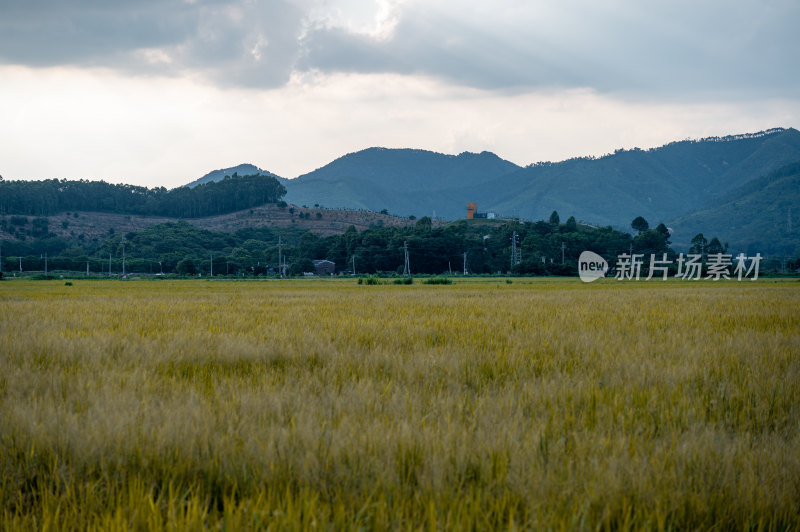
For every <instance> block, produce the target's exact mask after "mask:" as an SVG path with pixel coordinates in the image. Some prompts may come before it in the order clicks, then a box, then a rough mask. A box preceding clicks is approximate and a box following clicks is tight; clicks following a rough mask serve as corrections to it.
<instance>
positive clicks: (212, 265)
mask: <svg viewBox="0 0 800 532" xmlns="http://www.w3.org/2000/svg"><path fill="white" fill-rule="evenodd" d="M209 277H214V254H213V253H212V254H211V275H209Z"/></svg>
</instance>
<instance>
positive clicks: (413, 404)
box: [0, 279, 800, 530]
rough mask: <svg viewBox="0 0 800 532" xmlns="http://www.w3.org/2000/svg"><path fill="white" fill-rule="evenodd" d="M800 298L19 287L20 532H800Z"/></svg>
mask: <svg viewBox="0 0 800 532" xmlns="http://www.w3.org/2000/svg"><path fill="white" fill-rule="evenodd" d="M798 528H800V282H797V281H796V280H787V281H779V282H775V281H772V280H768V279H764V280H759V281H758V282H736V281H721V282H717V283H714V282H711V281H708V282H703V281H701V282H694V283H693V282H685V281H684V282H677V281H675V282H673V281H668V282H660V281H650V282H639V283H636V282H628V283H619V282H616V281H613V280H602V281H600V282H597V283H593V284H590V285H583V284H582V283H580V282H579V281H578V280H577V279H569V280H546V279H529V280H525V279H515V280H514V281H513V284H507V283H506V282H505V280H502V279H500V280H497V279H489V280H487V279H463V280H460V281H459V280H457V281H456V282H455V284H453V285H449V286H430V285H423V284H421V283H415V284H414V285H411V286H395V285H381V286H366V285H362V286H359V285H357V284H356V282H355V280H352V279H346V280H339V279H336V280H297V281H282V280H270V281H252V282H235V281H217V280H214V281H208V280H202V281H128V282H122V281H80V280H77V281H74V285H73V286H65V284H64V281H59V282H57V281H50V282H47V281H40V282H34V281H5V282H2V283H0V529H3V530H26V529H27V530H34V529H37V530H38V529H41V530H92V529H95V530H99V529H102V530H117V529H126V530H127V529H135V530H184V529H187V530H220V529H224V530H247V529H253V530H285V529H290V530H311V529H317V530H360V529H365V530H387V529H391V530H394V529H413V530H417V529H427V530H435V529H448V530H449V529H453V530H461V529H470V530H492V529H509V530H511V529H532V530H555V529H558V530H598V529H600V530H608V529H614V530H616V529H646V530H695V529H700V530H703V529H706V530H707V529H715V530H797V529H798Z"/></svg>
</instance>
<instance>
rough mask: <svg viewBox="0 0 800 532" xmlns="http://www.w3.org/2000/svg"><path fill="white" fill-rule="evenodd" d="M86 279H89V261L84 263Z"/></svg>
mask: <svg viewBox="0 0 800 532" xmlns="http://www.w3.org/2000/svg"><path fill="white" fill-rule="evenodd" d="M86 277H89V261H88V260H87V261H86Z"/></svg>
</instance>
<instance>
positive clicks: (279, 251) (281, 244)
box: [278, 237, 283, 277]
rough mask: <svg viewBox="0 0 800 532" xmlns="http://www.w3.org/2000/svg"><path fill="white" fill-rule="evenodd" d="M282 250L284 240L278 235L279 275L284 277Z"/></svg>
mask: <svg viewBox="0 0 800 532" xmlns="http://www.w3.org/2000/svg"><path fill="white" fill-rule="evenodd" d="M281 251H283V241H282V240H281V237H278V275H280V276H281V277H283V261H282V260H281Z"/></svg>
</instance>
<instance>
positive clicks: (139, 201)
mask: <svg viewBox="0 0 800 532" xmlns="http://www.w3.org/2000/svg"><path fill="white" fill-rule="evenodd" d="M285 194H286V189H285V188H284V187H283V185H281V184H280V183H279V182H278V180H277V179H275V178H274V177H272V176H267V175H245V176H240V175H237V174H233V175H232V176H225V178H224V179H222V180H220V181H217V182H209V183H204V184H202V185H197V186H195V187H193V188H189V187H178V188H174V189H171V190H168V189H166V188H164V187H156V188H147V187H142V186H136V185H125V184H113V183H106V182H105V181H85V180H80V181H68V180H66V179H61V180H59V179H46V180H43V181H5V180H3V179H2V178H0V213H2V214H10V215H13V214H16V215H28V216H49V215H52V214H56V213H59V212H69V211H93V212H108V213H114V214H139V215H151V216H168V217H174V218H196V217H202V216H214V215H218V214H225V213H229V212H234V211H239V210H243V209H249V208H252V207H256V206H258V205H263V204H265V203H276V202H278V201H280V199H281V198H282V197H283V196H284V195H285Z"/></svg>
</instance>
